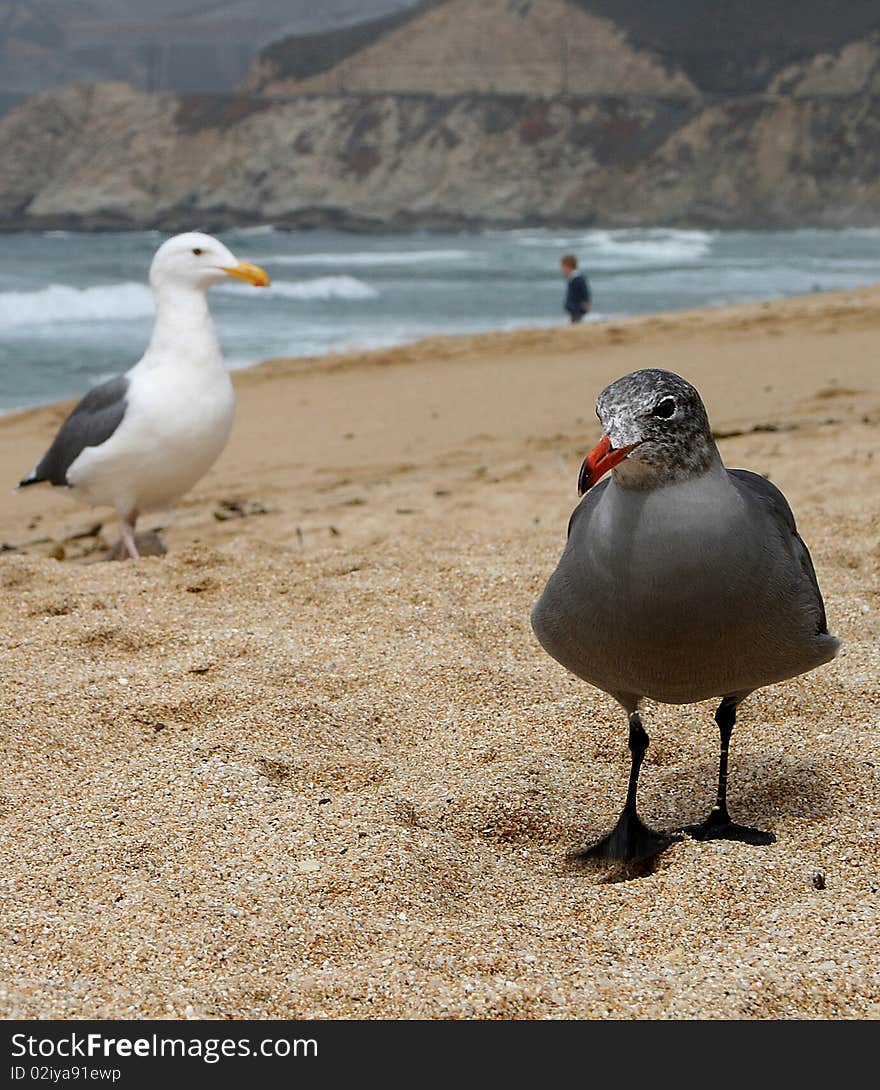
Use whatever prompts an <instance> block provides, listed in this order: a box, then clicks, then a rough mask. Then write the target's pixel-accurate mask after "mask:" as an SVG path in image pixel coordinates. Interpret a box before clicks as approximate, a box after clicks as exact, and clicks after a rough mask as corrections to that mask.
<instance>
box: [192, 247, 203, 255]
mask: <svg viewBox="0 0 880 1090" xmlns="http://www.w3.org/2000/svg"><path fill="white" fill-rule="evenodd" d="M193 253H194V254H195V255H196V257H201V256H202V250H201V249H200V248H199V247H198V246H196V248H195V249H194V250H193Z"/></svg>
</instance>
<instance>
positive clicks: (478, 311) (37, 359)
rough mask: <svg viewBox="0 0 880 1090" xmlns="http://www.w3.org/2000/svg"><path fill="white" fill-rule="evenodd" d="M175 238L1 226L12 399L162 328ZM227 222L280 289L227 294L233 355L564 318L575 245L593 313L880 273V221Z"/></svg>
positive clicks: (40, 393)
mask: <svg viewBox="0 0 880 1090" xmlns="http://www.w3.org/2000/svg"><path fill="white" fill-rule="evenodd" d="M163 237H164V236H162V235H160V234H159V233H157V232H149V231H145V232H139V233H125V234H96V235H84V234H72V233H68V232H63V231H50V232H43V233H31V234H17V235H16V234H13V235H5V236H0V411H9V410H13V409H17V408H23V407H26V406H31V405H39V404H43V403H46V402H50V401H55V400H58V399H61V398H66V397H72V396H76V395H81V394H83V393H85V391H86V390H87V389H88V388H89V387H90V386H92V385H94V384H95V383H96V382H98V381H101V380H102V379H104V378H107V377H109V376H111V375H114V374H118V373H120V372H121V371H124V370H126V369H127V368H128V367H130V366H131V365H132V364H133V363H135V362H136V361H137V359H138V358H139V357H140V355H141V353H142V352H143V350H144V347H145V346H146V343H147V341H148V339H149V334H150V329H151V326H152V315H153V300H152V296H151V293H150V289H149V287H148V284H147V270H148V268H149V263H150V259H151V257H152V255H153V252H154V251H155V250H156V248H157V247H158V245H159V244H160V242H161V241H162V240H163ZM221 237H222V238H223V240H224V241H225V242H226V243H227V245H229V246H230V248H231V249H232V250H233V252H234V253H235V254H236V255H237V256H238V257H239V258H241V259H243V260H247V261H254V262H256V263H258V264H260V265H263V266H264V267H265V268H266V270H267V271H268V272H269V274H270V276H271V277H272V282H273V283H272V287H271V288H268V289H266V290H259V291H258V290H254V289H253V288H250V287H249V286H247V285H244V284H240V283H238V282H232V281H230V282H229V284H222V285H217V286H216V287H215V288H213V289H212V290H211V309H212V312H213V314H214V317H215V320H216V323H217V326H218V330H219V333H220V340H221V343H222V345H223V349H224V353H225V355H226V359H227V362H228V364H229V366H230V367H232V368H237V367H247V366H250V365H252V364H254V363H257V362H259V361H260V360H262V359H266V358H268V357H271V356H312V355H321V354H325V353H328V352H340V351H346V350H351V349H357V348H378V347H384V346H389V345H395V344H402V343H405V342H407V341H412V340H416V339H418V338H420V337H424V336H429V335H433V334H437V333H465V332H477V331H483V330H510V329H519V328H526V327H529V326H552V325H558V324H563V323H564V322H565V321H566V315H565V314H564V313H563V311H562V297H563V294H564V284H563V281H562V277H561V275H560V273H559V257H560V256H561V255H562V254H563V253H565V252H567V251H573V252H574V253H575V254H577V256H578V258H579V259H580V263H581V267H582V268H583V270H584V271H585V272H586V274H587V276H588V278H589V280H590V284H591V287H592V291H593V312H592V313H591V315H590V318H589V320H590V321H603V320H607V319H609V318H616V317H620V316H623V315H629V314H644V313H649V312H655V311H669V310H679V309H683V308H688V307H694V306H713V305H721V304H726V303H735V302H742V301H748V300H762V299H776V298H780V297H782V296H787V295H795V294H801V293H804V292H810V291H826V290H830V289H834V288H850V287H856V286H859V285H864V284H871V283H876V282H880V229H847V230H840V231H824V230H823V231H820V230H806V229H805V230H799V231H785V232H752V231H697V230H672V229H665V228H663V229H661V228H657V229H628V230H613V231H612V230H574V231H570V232H568V231H564V230H537V229H535V230H531V229H528V230H518V231H486V232H481V233H475V234H432V233H414V234H407V235H368V236H364V235H351V234H344V233H341V232H333V231H308V232H286V231H277V230H275V229H273V228H272V227H269V226H266V227H253V228H243V229H241V230H231V231H226V232H223V233H222V235H221Z"/></svg>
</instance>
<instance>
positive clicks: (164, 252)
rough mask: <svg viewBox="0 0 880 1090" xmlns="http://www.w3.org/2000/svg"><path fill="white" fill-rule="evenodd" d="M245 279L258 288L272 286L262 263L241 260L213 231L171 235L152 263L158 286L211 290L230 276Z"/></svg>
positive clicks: (152, 273) (154, 282) (155, 285)
mask: <svg viewBox="0 0 880 1090" xmlns="http://www.w3.org/2000/svg"><path fill="white" fill-rule="evenodd" d="M230 276H231V277H233V278H234V279H236V280H244V281H246V282H247V283H248V284H253V285H254V287H256V288H265V287H268V286H269V277H268V275H267V274H266V273H265V272H264V271H263V269H261V268H260V267H259V266H258V265H251V264H250V263H249V262H247V261H239V260H238V258H237V257H236V256H235V255H234V254H233V253H232V251H231V250H230V249H229V248H228V247H227V246H224V245H223V243H222V242H221V241H220V240H219V239H216V238H213V237H212V236H211V235H203V234H202V233H201V232H199V231H188V232H187V233H186V234H183V235H174V236H173V237H172V238H169V239H167V240H166V241H165V242H163V243H162V245H161V246H160V247H159V249H158V250H157V251H156V254H155V257H154V258H153V263H152V264H151V265H150V283H151V284H152V286H153V289H154V290H158V289H160V288H164V287H166V286H177V287H189V288H195V289H196V290H197V291H207V290H208V288H210V287H211V285H212V284H218V283H219V282H220V281H221V280H225V279H226V278H227V277H230Z"/></svg>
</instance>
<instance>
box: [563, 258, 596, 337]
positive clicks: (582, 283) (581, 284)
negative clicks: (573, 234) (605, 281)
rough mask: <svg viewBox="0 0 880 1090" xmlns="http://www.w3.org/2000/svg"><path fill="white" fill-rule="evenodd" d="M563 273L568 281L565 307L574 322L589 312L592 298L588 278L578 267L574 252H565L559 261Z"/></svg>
mask: <svg viewBox="0 0 880 1090" xmlns="http://www.w3.org/2000/svg"><path fill="white" fill-rule="evenodd" d="M559 267H560V268H561V269H562V275H563V276H564V277H565V278H566V280H567V281H568V287H567V289H566V292H565V309H566V310H567V311H568V313H569V315H570V317H571V320H572V321H573V322H580V321H581V320H582V319H583V316H584V315H585V314H587V313H588V312H589V309H590V305H591V303H592V298H591V296H590V285H589V284H588V283H587V278H586V277H585V276H584V274H583V273H582V272H581V271H580V269H579V268H578V263H577V258H576V257H575V256H574V254H565V255H564V256H563V257H562V258H561V259H560V261H559Z"/></svg>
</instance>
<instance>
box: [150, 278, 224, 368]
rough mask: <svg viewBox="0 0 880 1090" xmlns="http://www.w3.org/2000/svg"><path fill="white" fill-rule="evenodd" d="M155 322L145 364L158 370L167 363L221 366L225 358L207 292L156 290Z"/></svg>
mask: <svg viewBox="0 0 880 1090" xmlns="http://www.w3.org/2000/svg"><path fill="white" fill-rule="evenodd" d="M153 294H154V296H155V299H156V320H155V323H154V325H153V335H152V337H151V338H150V343H149V346H148V347H147V351H146V352H145V353H144V357H143V360H142V363H143V364H144V365H145V366H151V367H157V366H160V365H161V364H162V363H163V362H165V361H166V360H170V359H174V360H177V361H178V363H177V364H176V366H179V361H185V363H186V364H188V365H189V366H221V367H222V365H223V357H222V354H221V352H220V342H219V340H218V339H217V331H216V329H215V328H214V321H213V319H212V318H211V311H210V310H209V309H208V300H207V296H206V294H205V292H204V291H203V290H201V289H198V288H189V287H185V286H181V285H180V284H174V285H169V286H164V287H157V288H154V290H153Z"/></svg>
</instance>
